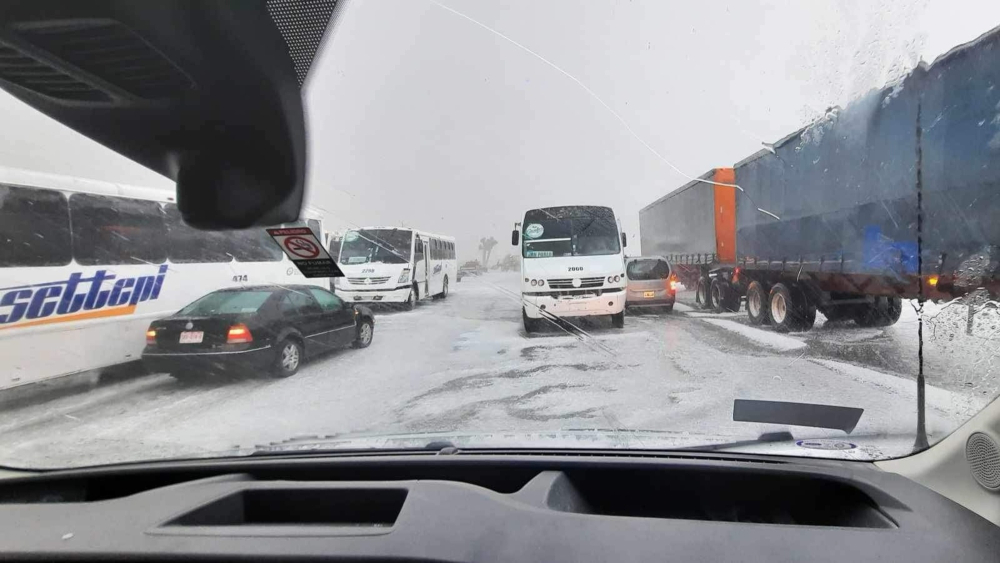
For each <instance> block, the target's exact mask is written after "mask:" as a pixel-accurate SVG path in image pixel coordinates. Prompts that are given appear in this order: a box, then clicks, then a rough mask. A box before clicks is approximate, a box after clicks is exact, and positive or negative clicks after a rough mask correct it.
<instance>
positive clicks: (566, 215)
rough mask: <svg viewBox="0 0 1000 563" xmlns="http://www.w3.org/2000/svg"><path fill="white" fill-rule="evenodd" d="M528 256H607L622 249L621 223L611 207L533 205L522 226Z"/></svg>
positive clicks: (525, 254)
mask: <svg viewBox="0 0 1000 563" xmlns="http://www.w3.org/2000/svg"><path fill="white" fill-rule="evenodd" d="M521 234H522V239H523V240H524V244H523V245H522V250H523V256H524V257H525V258H552V257H560V256H604V255H608V254H618V253H619V252H621V241H620V240H619V238H618V225H617V224H616V223H615V214H614V212H613V211H612V210H611V208H609V207H594V206H572V207H547V208H544V209H532V210H531V211H528V212H527V213H525V215H524V223H523V225H522V227H521Z"/></svg>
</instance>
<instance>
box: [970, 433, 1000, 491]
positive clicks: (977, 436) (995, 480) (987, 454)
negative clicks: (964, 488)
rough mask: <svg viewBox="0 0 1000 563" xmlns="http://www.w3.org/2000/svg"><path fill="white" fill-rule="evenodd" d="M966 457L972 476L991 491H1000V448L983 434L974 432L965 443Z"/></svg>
mask: <svg viewBox="0 0 1000 563" xmlns="http://www.w3.org/2000/svg"><path fill="white" fill-rule="evenodd" d="M965 457H966V459H967V460H968V461H969V469H970V470H971V471H972V476H973V477H975V478H976V481H978V482H979V484H980V485H982V486H983V487H986V488H987V489H989V490H991V491H1000V446H998V445H997V443H996V442H995V441H994V440H993V438H991V437H989V436H988V435H986V434H983V433H982V432H974V433H973V434H972V435H971V436H969V439H968V441H966V442H965Z"/></svg>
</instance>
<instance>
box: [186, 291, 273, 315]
mask: <svg viewBox="0 0 1000 563" xmlns="http://www.w3.org/2000/svg"><path fill="white" fill-rule="evenodd" d="M270 296H271V292H270V291H218V292H215V293H209V294H208V295H206V296H204V297H202V298H201V299H199V300H197V301H195V302H194V303H192V304H190V305H188V306H187V307H184V308H183V309H181V310H180V312H179V313H178V314H179V315H199V316H203V315H225V314H235V313H255V312H257V309H260V307H261V305H263V304H264V302H265V301H267V298H268V297H270Z"/></svg>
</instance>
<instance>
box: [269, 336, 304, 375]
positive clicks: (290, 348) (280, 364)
mask: <svg viewBox="0 0 1000 563" xmlns="http://www.w3.org/2000/svg"><path fill="white" fill-rule="evenodd" d="M301 363H302V345H301V344H299V343H298V342H296V341H295V340H284V341H282V343H281V344H280V345H279V346H278V359H277V362H276V365H275V366H274V369H273V370H272V372H271V373H272V375H274V377H289V376H292V375H295V372H297V371H299V365H301Z"/></svg>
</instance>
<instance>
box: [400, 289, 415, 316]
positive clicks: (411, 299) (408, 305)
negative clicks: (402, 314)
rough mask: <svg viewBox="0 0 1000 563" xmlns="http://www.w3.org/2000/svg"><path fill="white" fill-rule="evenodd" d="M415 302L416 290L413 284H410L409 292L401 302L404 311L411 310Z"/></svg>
mask: <svg viewBox="0 0 1000 563" xmlns="http://www.w3.org/2000/svg"><path fill="white" fill-rule="evenodd" d="M416 302H417V290H416V288H414V287H413V286H410V294H409V295H407V296H406V301H405V302H404V303H403V310H404V311H412V310H413V305H414V304H415V303H416Z"/></svg>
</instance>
